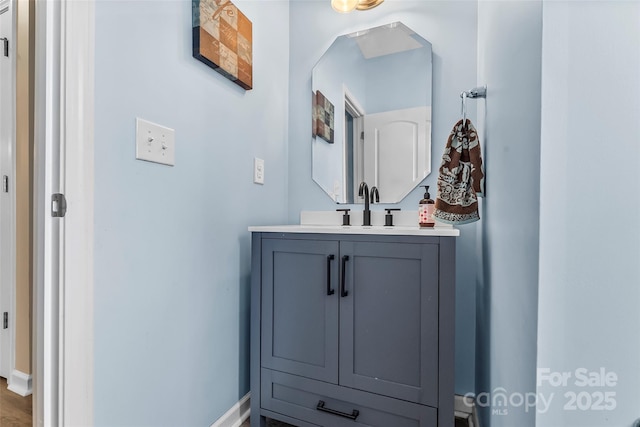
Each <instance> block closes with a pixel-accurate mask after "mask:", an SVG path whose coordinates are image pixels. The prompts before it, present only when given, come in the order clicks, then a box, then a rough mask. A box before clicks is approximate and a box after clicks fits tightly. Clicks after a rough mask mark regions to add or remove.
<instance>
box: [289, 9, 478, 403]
mask: <svg viewBox="0 0 640 427" xmlns="http://www.w3.org/2000/svg"><path fill="white" fill-rule="evenodd" d="M290 8H291V9H290V32H291V34H292V37H291V38H290V83H289V106H290V116H289V165H288V167H289V222H291V223H297V222H298V221H299V215H300V211H301V210H332V209H336V208H338V207H351V208H352V209H354V210H355V211H356V212H354V215H358V212H359V211H361V210H362V205H341V206H337V205H336V204H334V203H333V202H332V200H331V199H330V198H329V197H328V196H327V195H326V194H325V193H324V192H323V191H322V189H321V188H320V187H319V186H318V185H317V184H315V183H314V182H313V180H312V178H311V164H312V161H311V144H310V142H309V135H310V123H311V120H310V117H311V100H310V94H311V70H312V69H313V66H314V65H315V63H316V62H317V61H318V59H319V58H320V57H321V56H322V54H323V53H324V52H325V51H326V50H327V48H328V47H329V46H330V45H331V43H332V42H333V41H334V40H335V38H336V37H337V36H339V35H342V34H347V33H351V32H354V31H357V30H362V29H365V28H371V27H376V26H379V25H384V24H388V23H391V22H395V21H401V22H403V23H404V24H405V25H407V26H408V27H409V28H411V29H412V30H414V31H416V32H417V33H419V34H420V35H421V36H423V37H424V38H425V39H427V40H428V41H430V42H431V43H432V44H433V64H434V65H433V105H434V106H437V108H434V109H433V133H432V135H433V142H432V144H433V145H432V147H433V149H432V156H433V160H432V170H433V171H437V169H438V167H439V166H440V162H441V159H442V152H443V150H444V146H445V143H446V139H447V137H448V135H449V132H450V131H451V128H452V126H453V124H454V123H455V122H456V121H457V120H458V119H459V114H460V97H459V94H460V92H461V91H462V90H466V89H470V88H471V87H473V86H475V83H476V78H477V75H476V57H477V51H476V48H477V44H476V40H477V34H476V29H477V27H476V23H477V2H475V1H454V2H452V1H424V0H415V1H396V2H394V1H388V2H385V3H384V4H382V5H381V6H379V7H377V8H375V9H372V10H370V11H367V12H366V13H365V12H354V13H351V14H344V15H342V14H338V13H336V12H334V11H333V10H332V9H331V6H330V2H329V1H327V0H292V1H291V6H290ZM293 35H295V36H293ZM469 114H470V117H474V116H475V104H471V105H470V112H469ZM436 177H437V176H436V174H435V173H432V174H431V175H430V176H429V177H427V178H426V180H425V182H426V184H428V185H431V186H432V194H434V195H435V183H436ZM423 192H424V189H422V191H421V190H420V189H416V190H414V191H413V192H412V193H410V194H409V195H408V196H407V197H406V198H405V200H404V201H403V202H401V203H399V204H398V205H397V207H400V208H402V209H404V210H417V208H418V201H419V200H420V199H422V195H423ZM381 208H382V206H380V207H375V206H374V207H373V209H381ZM461 230H462V235H461V237H460V238H459V239H457V248H456V251H457V259H458V268H457V269H456V275H457V276H456V282H457V287H456V298H457V302H456V392H458V393H465V392H469V391H473V390H474V389H475V387H474V375H475V366H474V364H475V362H474V361H475V305H476V301H475V286H476V283H475V280H476V260H477V255H476V224H471V225H467V226H463V227H461Z"/></svg>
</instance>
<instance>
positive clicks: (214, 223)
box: [94, 0, 309, 426]
mask: <svg viewBox="0 0 640 427" xmlns="http://www.w3.org/2000/svg"><path fill="white" fill-rule="evenodd" d="M234 3H236V4H237V5H238V6H239V8H240V10H242V11H243V12H244V13H245V15H246V16H247V17H248V18H249V19H250V20H251V21H252V22H253V51H254V56H253V59H254V68H253V75H254V89H253V90H251V91H246V92H245V91H244V90H243V89H241V88H240V87H239V86H237V85H236V84H234V83H232V82H231V81H229V80H227V79H226V78H224V77H222V76H221V75H220V74H218V73H217V72H215V71H214V70H213V69H211V68H209V67H207V66H205V65H204V64H202V63H201V62H199V61H197V60H195V59H194V58H193V57H192V54H191V52H192V47H191V1H189V0H180V1H134V0H126V1H115V0H109V1H106V0H98V1H97V4H96V27H95V28H96V48H95V52H96V80H95V83H96V100H95V102H96V114H95V119H96V126H95V390H94V393H95V425H97V426H117V425H130V426H133V425H135V426H163V425H166V426H178V425H181V426H196V425H198V426H208V425H210V424H211V423H213V422H214V421H215V420H216V419H217V418H218V417H220V416H221V415H222V414H223V413H224V412H226V411H227V410H228V409H229V408H230V407H231V406H232V405H233V404H234V403H236V402H237V401H238V400H239V398H240V397H242V396H243V395H244V394H245V393H247V392H248V390H249V378H248V376H249V374H248V372H249V371H248V351H249V349H248V345H249V343H248V339H249V335H248V328H249V325H248V320H249V311H248V305H249V300H248V299H249V293H248V287H249V274H250V272H249V268H250V265H249V262H250V257H249V234H248V232H247V226H248V225H250V224H276V223H284V222H286V220H287V215H288V210H287V185H288V181H287V168H288V163H287V161H288V160H287V156H288V153H287V139H288V135H287V133H288V129H287V120H288V97H287V90H288V74H289V29H288V22H289V20H288V14H289V6H288V2H286V1H268V2H264V1H245V0H236V1H234ZM136 117H142V118H144V119H147V120H151V121H153V122H157V123H160V124H162V125H165V126H168V127H171V128H174V129H175V132H176V165H175V167H167V166H161V165H158V164H152V163H147V162H142V161H137V160H135V145H134V133H135V118H136ZM307 123H309V120H307ZM305 142H308V141H305ZM254 156H258V157H261V158H263V159H264V160H265V163H266V164H265V179H266V182H265V185H264V186H259V185H255V184H253V183H252V176H253V175H252V172H253V157H254Z"/></svg>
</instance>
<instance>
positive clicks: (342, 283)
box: [340, 255, 349, 298]
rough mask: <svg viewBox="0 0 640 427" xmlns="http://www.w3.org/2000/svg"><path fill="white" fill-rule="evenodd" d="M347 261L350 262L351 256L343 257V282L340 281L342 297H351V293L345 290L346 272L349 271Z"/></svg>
mask: <svg viewBox="0 0 640 427" xmlns="http://www.w3.org/2000/svg"><path fill="white" fill-rule="evenodd" d="M347 261H349V255H344V256H343V257H342V280H341V281H340V296H341V297H343V298H344V297H346V296H347V295H349V291H347V290H346V289H345V272H346V270H347Z"/></svg>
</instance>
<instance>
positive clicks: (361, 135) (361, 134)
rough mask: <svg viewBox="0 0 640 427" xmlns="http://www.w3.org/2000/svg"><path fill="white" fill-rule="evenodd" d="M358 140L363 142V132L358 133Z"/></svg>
mask: <svg viewBox="0 0 640 427" xmlns="http://www.w3.org/2000/svg"><path fill="white" fill-rule="evenodd" d="M360 140H361V141H364V132H360Z"/></svg>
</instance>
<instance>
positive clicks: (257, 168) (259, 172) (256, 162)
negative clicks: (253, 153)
mask: <svg viewBox="0 0 640 427" xmlns="http://www.w3.org/2000/svg"><path fill="white" fill-rule="evenodd" d="M253 182H254V183H256V184H264V160H262V159H259V158H257V157H254V158H253Z"/></svg>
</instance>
